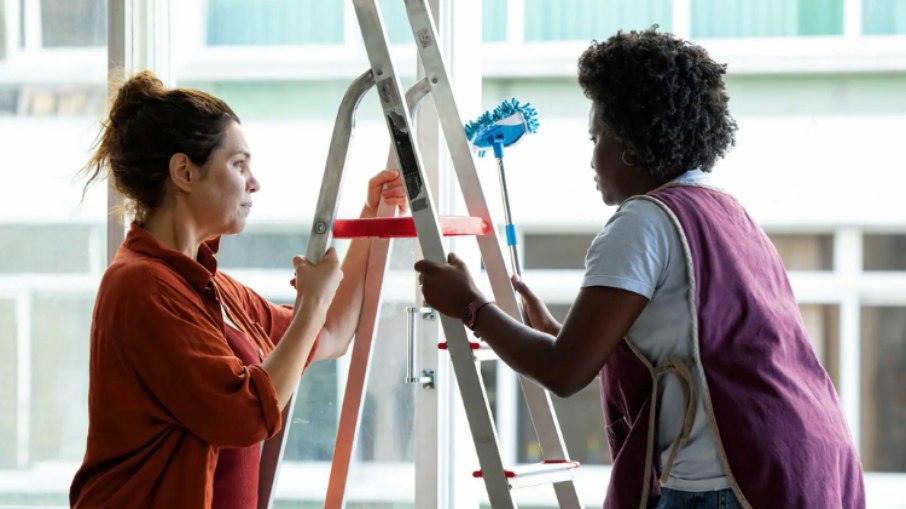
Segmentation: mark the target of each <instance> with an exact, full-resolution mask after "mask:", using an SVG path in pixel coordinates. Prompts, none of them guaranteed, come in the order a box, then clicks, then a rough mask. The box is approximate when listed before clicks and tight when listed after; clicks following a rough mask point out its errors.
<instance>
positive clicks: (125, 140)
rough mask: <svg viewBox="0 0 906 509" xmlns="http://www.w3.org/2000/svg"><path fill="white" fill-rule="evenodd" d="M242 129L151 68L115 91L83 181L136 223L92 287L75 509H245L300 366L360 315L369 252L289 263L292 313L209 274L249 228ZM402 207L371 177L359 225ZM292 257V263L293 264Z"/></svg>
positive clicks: (247, 156) (253, 187)
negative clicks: (222, 243)
mask: <svg viewBox="0 0 906 509" xmlns="http://www.w3.org/2000/svg"><path fill="white" fill-rule="evenodd" d="M251 158H252V153H251V150H250V149H249V147H248V145H247V143H246V141H245V138H244V136H243V133H242V128H241V127H240V123H239V118H238V117H237V116H236V114H235V113H234V112H233V110H232V109H230V107H229V106H228V105H227V104H226V103H225V102H223V101H222V100H220V99H218V98H216V97H213V96H211V95H209V94H207V93H205V92H201V91H199V90H193V89H187V88H177V89H172V90H171V89H167V88H165V87H164V86H163V83H162V82H161V81H160V80H159V79H157V78H156V77H155V76H154V75H153V74H152V73H150V72H141V73H139V74H137V75H135V76H134V77H132V78H131V79H129V80H128V81H127V82H126V83H125V84H123V86H122V87H121V88H120V90H119V92H118V94H117V96H116V99H115V100H114V102H113V104H112V107H111V110H110V113H109V118H108V119H107V121H106V122H105V124H104V128H103V131H102V136H101V137H100V140H99V143H98V146H97V150H96V151H95V153H94V155H93V157H92V158H91V160H90V162H89V164H88V165H87V167H86V170H85V171H86V173H87V174H88V183H87V184H86V187H87V185H90V184H91V183H92V182H94V181H96V180H98V179H100V178H102V177H104V176H107V177H108V178H111V179H113V182H114V184H115V186H116V188H117V189H118V190H119V191H120V192H121V193H123V195H124V196H125V197H126V200H127V206H128V209H129V210H130V211H131V215H132V217H133V218H134V219H133V223H132V225H131V227H130V229H129V232H128V234H127V236H126V239H125V241H124V242H123V244H122V245H121V246H120V247H119V250H118V251H117V254H116V258H115V259H114V261H113V263H111V265H110V266H109V267H108V268H107V271H106V272H105V273H104V276H103V279H102V280H101V284H100V287H99V289H98V294H97V300H96V303H95V308H94V314H93V317H92V325H91V360H90V387H89V402H88V405H89V428H88V440H87V450H86V453H85V458H84V460H83V462H82V466H81V468H80V469H79V471H78V472H77V473H76V475H75V478H74V479H73V482H72V486H71V488H70V503H71V505H72V507H75V508H102V507H110V508H122V507H130V508H132V507H148V508H174V507H181V508H210V507H214V508H216V509H227V508H237V509H238V508H251V507H255V506H256V505H257V494H258V468H259V467H258V465H259V459H260V446H259V445H260V443H261V441H262V440H265V439H267V438H269V437H271V436H273V435H274V434H275V433H276V432H277V431H279V430H280V428H281V426H282V422H281V419H282V410H283V408H284V407H285V406H286V404H287V402H288V401H289V399H290V397H291V396H292V393H293V389H294V387H295V386H296V384H297V383H298V381H299V377H300V375H301V374H303V373H304V371H305V369H306V368H307V366H308V365H309V364H310V363H311V362H314V361H319V360H326V359H334V358H336V357H339V356H341V355H343V354H344V353H345V352H346V350H347V348H348V346H349V343H350V340H351V338H352V336H353V334H354V332H355V327H356V324H357V322H358V318H359V313H360V309H361V304H362V296H363V287H364V275H365V264H366V261H367V257H368V247H369V241H368V240H367V239H357V240H354V241H352V242H351V243H350V246H349V250H348V252H347V254H346V256H345V259H344V261H343V264H342V267H340V262H339V260H338V258H337V254H336V252H335V251H334V250H333V248H331V249H330V250H329V251H328V252H327V254H326V255H325V257H324V259H323V260H322V261H320V262H318V263H316V264H312V263H309V262H308V261H307V260H306V259H305V258H304V257H302V256H296V257H295V258H294V259H293V260H292V266H293V267H294V269H295V276H296V278H295V288H296V301H295V305H294V306H292V307H290V306H277V305H275V304H272V303H271V302H268V301H267V300H265V299H264V298H262V297H261V296H259V295H258V294H256V293H255V292H254V291H253V290H251V289H250V288H248V287H246V286H245V285H243V284H242V283H240V282H238V281H236V280H235V279H233V278H231V277H230V276H229V275H227V274H225V273H224V272H222V271H219V270H218V269H217V261H216V258H215V254H216V253H217V248H218V243H219V238H220V236H221V235H230V234H236V233H239V232H241V231H242V230H243V228H244V227H245V222H246V218H247V217H248V215H249V213H250V212H251V209H252V198H253V195H254V194H255V193H256V192H257V191H258V190H259V189H260V183H259V182H258V180H257V179H256V178H255V176H254V174H253V173H252V169H251ZM381 200H384V201H385V202H387V203H389V204H392V205H395V206H399V207H401V208H405V207H406V204H407V202H406V198H405V194H404V191H403V188H402V183H401V181H400V179H399V175H398V173H397V172H395V171H388V170H385V171H381V172H379V173H378V174H377V175H375V176H374V177H373V178H371V180H370V181H369V182H368V192H367V199H366V202H365V205H364V207H363V208H362V212H361V216H362V217H374V216H375V214H376V211H377V208H378V205H379V202H380V201H381ZM289 263H290V260H287V266H289Z"/></svg>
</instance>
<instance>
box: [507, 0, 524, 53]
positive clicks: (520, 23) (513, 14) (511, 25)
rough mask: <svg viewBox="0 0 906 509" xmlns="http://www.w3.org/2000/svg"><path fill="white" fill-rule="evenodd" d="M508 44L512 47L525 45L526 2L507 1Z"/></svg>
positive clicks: (519, 0)
mask: <svg viewBox="0 0 906 509" xmlns="http://www.w3.org/2000/svg"><path fill="white" fill-rule="evenodd" d="M506 42H507V44H508V45H510V46H522V45H523V44H525V0H507V20H506Z"/></svg>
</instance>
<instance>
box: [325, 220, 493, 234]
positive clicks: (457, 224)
mask: <svg viewBox="0 0 906 509" xmlns="http://www.w3.org/2000/svg"><path fill="white" fill-rule="evenodd" d="M438 220H439V221H440V228H441V231H442V233H443V234H444V236H447V237H450V236H454V235H485V234H487V233H488V230H489V229H490V228H489V227H488V223H486V222H485V221H484V220H483V219H482V218H480V217H468V216H440V217H438ZM333 236H334V238H338V239H354V238H360V237H381V238H391V237H392V238H397V237H415V236H417V233H416V231H415V221H414V220H413V219H412V217H411V216H406V217H375V218H364V219H337V220H336V221H334V225H333Z"/></svg>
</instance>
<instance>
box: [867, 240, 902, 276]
mask: <svg viewBox="0 0 906 509" xmlns="http://www.w3.org/2000/svg"><path fill="white" fill-rule="evenodd" d="M862 242H863V255H862V256H863V263H864V268H865V270H906V235H904V234H898V235H875V234H871V235H863V236H862Z"/></svg>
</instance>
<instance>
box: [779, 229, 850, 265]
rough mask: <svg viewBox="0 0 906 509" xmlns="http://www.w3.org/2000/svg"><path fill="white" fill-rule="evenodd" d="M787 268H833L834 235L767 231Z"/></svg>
mask: <svg viewBox="0 0 906 509" xmlns="http://www.w3.org/2000/svg"><path fill="white" fill-rule="evenodd" d="M768 237H769V238H770V239H771V242H773V243H774V247H776V248H777V252H778V253H780V259H781V260H783V265H784V266H785V267H786V269H787V270H833V268H834V237H833V235H831V234H819V235H813V234H797V233H769V234H768Z"/></svg>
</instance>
